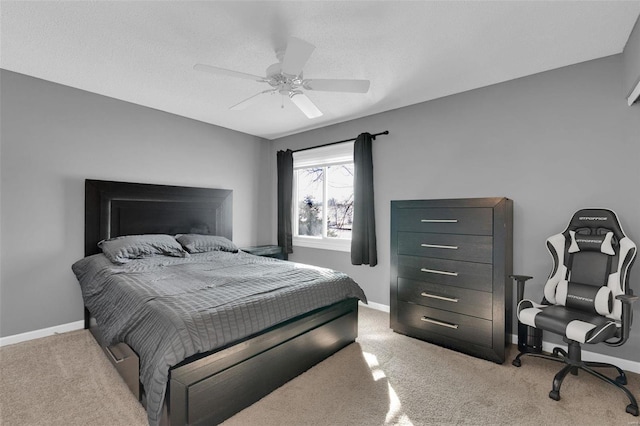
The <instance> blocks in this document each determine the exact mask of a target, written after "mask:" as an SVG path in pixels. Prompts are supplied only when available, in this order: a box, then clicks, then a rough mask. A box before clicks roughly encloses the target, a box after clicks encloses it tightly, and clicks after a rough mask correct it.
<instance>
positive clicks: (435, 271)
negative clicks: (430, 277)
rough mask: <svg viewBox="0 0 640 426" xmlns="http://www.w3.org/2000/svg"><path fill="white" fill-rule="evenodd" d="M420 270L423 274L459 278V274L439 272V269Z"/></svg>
mask: <svg viewBox="0 0 640 426" xmlns="http://www.w3.org/2000/svg"><path fill="white" fill-rule="evenodd" d="M420 270H421V271H422V272H429V273H431V274H440V275H451V276H452V277H457V276H458V273H457V272H447V271H438V270H437V269H426V268H422V269H420Z"/></svg>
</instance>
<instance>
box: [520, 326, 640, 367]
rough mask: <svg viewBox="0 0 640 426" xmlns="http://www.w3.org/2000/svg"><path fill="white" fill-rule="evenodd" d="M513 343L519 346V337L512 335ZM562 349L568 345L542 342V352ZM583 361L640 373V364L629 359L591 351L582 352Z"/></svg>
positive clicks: (565, 348)
mask: <svg viewBox="0 0 640 426" xmlns="http://www.w3.org/2000/svg"><path fill="white" fill-rule="evenodd" d="M511 342H512V343H514V344H516V345H517V344H518V336H517V335H515V334H512V335H511ZM556 347H559V348H562V349H564V350H565V351H566V350H567V346H566V345H560V344H557V343H551V342H546V341H544V340H543V341H542V350H543V351H544V352H551V351H553V348H556ZM582 360H583V361H595V362H604V363H607V364H613V365H616V366H618V367H620V368H622V369H623V370H625V371H631V372H632V373H640V362H637V361H631V360H628V359H622V358H616V357H614V356H611V355H604V354H599V353H596V352H589V351H585V350H583V351H582Z"/></svg>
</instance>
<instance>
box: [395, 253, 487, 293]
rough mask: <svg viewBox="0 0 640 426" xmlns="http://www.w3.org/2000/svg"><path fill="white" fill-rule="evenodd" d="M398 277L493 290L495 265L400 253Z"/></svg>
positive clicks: (480, 289)
mask: <svg viewBox="0 0 640 426" xmlns="http://www.w3.org/2000/svg"><path fill="white" fill-rule="evenodd" d="M398 277H401V278H410V279H414V280H418V281H426V282H430V283H433V284H443V285H452V286H455V287H463V288H469V289H472V290H479V291H488V292H490V291H492V290H493V266H492V265H491V264H488V263H474V262H463V261H460V260H446V259H435V258H432V257H417V256H405V255H398Z"/></svg>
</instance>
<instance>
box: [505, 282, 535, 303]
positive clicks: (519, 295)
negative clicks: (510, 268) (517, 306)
mask: <svg viewBox="0 0 640 426" xmlns="http://www.w3.org/2000/svg"><path fill="white" fill-rule="evenodd" d="M509 278H513V279H514V280H516V282H517V285H518V290H517V299H518V300H517V303H520V302H521V301H522V299H524V284H525V283H526V282H527V281H529V280H530V279H531V278H533V277H530V276H528V275H509Z"/></svg>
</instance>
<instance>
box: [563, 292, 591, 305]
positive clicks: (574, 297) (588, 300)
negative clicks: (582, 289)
mask: <svg viewBox="0 0 640 426" xmlns="http://www.w3.org/2000/svg"><path fill="white" fill-rule="evenodd" d="M567 299H576V300H580V301H583V302H588V303H593V299H590V298H588V297H583V296H576V295H575V294H567Z"/></svg>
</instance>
